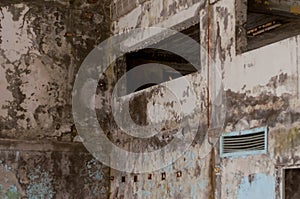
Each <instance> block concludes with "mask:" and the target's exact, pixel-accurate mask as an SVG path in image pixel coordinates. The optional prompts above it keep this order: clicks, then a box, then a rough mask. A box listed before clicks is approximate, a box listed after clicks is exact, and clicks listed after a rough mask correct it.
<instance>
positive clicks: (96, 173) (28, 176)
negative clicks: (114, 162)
mask: <svg viewBox="0 0 300 199" xmlns="http://www.w3.org/2000/svg"><path fill="white" fill-rule="evenodd" d="M1 144H2V145H3V144H4V143H3V142H1ZM11 144H15V143H11ZM30 144H31V145H30ZM28 145H29V149H28V150H24V149H23V148H17V149H15V150H4V149H3V150H1V152H0V173H1V177H0V187H1V190H0V196H1V198H8V199H11V198H21V197H22V198H23V197H26V198H32V199H34V198H74V197H76V198H107V197H108V193H109V168H108V167H103V166H102V165H101V164H100V163H98V162H97V161H96V160H95V159H93V157H92V156H91V155H90V154H89V153H87V151H86V150H85V149H84V148H83V147H82V146H81V145H80V144H73V145H71V146H70V145H69V146H68V145H67V144H66V145H65V146H63V144H61V145H60V146H59V145H57V144H55V143H54V144H53V145H52V146H53V147H54V148H56V147H57V148H60V149H61V150H52V151H46V150H43V146H44V144H39V143H36V142H31V143H27V146H28ZM33 146H34V147H33ZM57 148H56V149H57Z"/></svg>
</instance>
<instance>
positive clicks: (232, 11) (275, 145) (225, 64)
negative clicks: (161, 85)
mask: <svg viewBox="0 0 300 199" xmlns="http://www.w3.org/2000/svg"><path fill="white" fill-rule="evenodd" d="M201 3H202V2H201ZM235 3H236V2H235V1H234V0H229V1H217V2H215V3H214V4H212V5H208V4H207V2H205V3H204V2H203V5H204V6H203V7H201V9H199V10H197V13H194V12H189V13H193V14H190V15H188V16H185V17H186V18H182V19H181V20H179V21H177V22H178V23H175V24H173V23H172V19H175V18H176V17H175V16H176V15H178V16H179V15H180V13H184V11H183V10H182V11H179V12H178V13H176V14H174V15H171V16H169V17H168V18H167V19H164V22H166V24H164V22H157V21H155V20H153V21H152V20H151V19H153V18H155V17H153V16H152V18H151V19H149V20H148V21H146V22H143V23H142V24H144V25H140V24H138V23H135V22H136V21H134V20H131V22H132V23H130V24H129V23H127V22H126V21H130V20H128V19H133V17H134V15H133V14H130V13H129V14H127V15H125V16H123V17H121V18H120V19H118V20H116V21H115V22H114V24H115V31H116V32H122V31H123V30H126V29H131V28H134V27H147V26H163V27H174V26H175V27H174V28H178V27H179V28H178V29H180V27H181V28H183V27H184V26H185V25H184V24H185V23H181V22H183V21H187V20H192V19H194V16H197V17H198V18H199V22H200V37H201V39H200V41H201V46H202V47H204V48H203V49H202V51H201V53H200V55H201V64H202V66H205V67H204V68H203V71H201V73H200V74H197V75H199V76H201V77H204V78H206V75H207V72H209V70H208V67H209V68H212V67H214V66H215V65H218V66H220V67H221V68H222V71H221V74H222V78H223V82H224V90H225V92H226V109H227V111H226V113H227V117H226V121H225V124H224V129H223V132H231V131H240V130H244V129H249V128H254V127H259V126H265V125H267V126H268V131H269V138H268V153H267V154H265V155H255V156H246V157H237V158H230V157H229V158H220V157H219V156H218V153H219V152H218V147H216V150H215V153H212V154H210V155H211V156H210V157H212V160H213V163H212V164H209V162H210V160H209V158H207V157H206V158H204V159H201V160H199V159H198V158H199V154H201V152H203V151H201V149H200V148H199V146H198V145H193V146H192V147H191V149H190V151H189V154H198V155H196V156H186V155H184V156H183V159H184V161H182V160H181V159H180V160H178V161H176V162H175V163H173V164H172V166H170V167H168V168H166V170H167V171H166V175H167V178H166V180H165V181H163V180H161V179H159V178H160V175H161V173H162V172H164V170H163V169H162V170H160V171H156V172H153V173H152V174H153V175H154V176H159V177H158V180H157V179H155V181H154V182H152V180H147V175H144V174H143V175H142V174H141V175H138V179H140V178H142V180H141V182H138V183H136V184H135V183H134V182H132V183H130V184H128V185H127V183H121V182H120V180H119V181H118V182H115V181H114V182H112V191H113V192H114V190H115V191H116V193H118V195H119V196H124V197H126V196H134V197H137V198H144V197H146V198H153V197H154V198H155V197H165V198H174V197H175V198H176V197H177V198H184V197H194V198H211V197H212V196H214V197H215V198H222V199H223V198H245V195H246V196H248V197H250V198H251V197H254V196H255V195H251V194H250V195H247V194H248V193H249V192H247V189H251V186H252V185H251V182H252V180H254V181H253V182H254V184H257V183H258V184H259V183H262V182H268V183H269V186H268V187H269V189H268V190H267V192H268V193H270V192H272V193H274V195H273V196H271V197H272V198H275V197H276V198H279V197H281V194H282V192H280V187H281V186H282V175H280V174H279V171H280V169H281V168H282V167H283V166H284V165H285V166H297V165H298V163H297V161H298V159H297V157H298V156H297V154H298V150H297V149H298V142H297V141H296V140H297V137H298V136H297V135H298V134H299V133H298V132H299V130H298V129H299V110H298V109H299V108H298V107H299V74H298V70H299V50H298V49H299V42H298V40H299V36H295V37H292V38H288V39H285V40H283V41H280V42H277V43H274V44H271V45H268V46H265V47H262V48H259V49H256V50H253V51H249V52H246V53H243V54H238V55H237V52H236V45H237V44H236V42H240V41H238V40H236V24H237V23H236V13H238V10H236V9H239V8H240V7H235V6H236V4H235ZM153 5H154V4H153ZM195 5H196V4H195ZM142 6H143V5H141V6H140V7H142ZM137 9H139V8H137ZM137 9H136V10H134V11H133V12H137ZM150 9H151V7H150ZM152 9H153V8H152ZM189 9H192V8H187V9H186V10H189ZM139 13H141V11H139ZM194 14H195V15H194ZM155 16H161V15H160V13H159V12H157V13H156V15H155ZM167 21H168V22H169V23H167ZM237 25H238V24H237ZM208 49H209V50H208ZM238 53H240V52H238ZM207 57H210V58H211V59H207ZM210 77H211V79H210V80H208V81H213V78H214V77H213V76H210ZM170 83H172V82H170ZM202 94H204V95H205V93H204V92H203V93H201V94H200V95H202ZM199 99H201V100H204V99H205V98H199ZM200 131H201V130H200ZM198 139H199V138H198ZM202 139H203V138H202ZM282 150H285V151H286V152H285V153H284V152H283V151H282ZM290 153H292V154H290ZM213 154H215V156H214V155H213ZM185 161H187V162H194V165H193V166H192V167H189V166H188V164H186V163H185ZM203 162H205V163H203ZM178 164H180V168H179V167H177V166H176V165H178ZM169 168H170V169H169ZM182 168H188V171H189V172H187V173H185V172H183V175H182V177H181V178H180V179H179V178H177V177H175V176H174V173H176V172H177V171H179V170H182ZM197 168H200V170H201V174H203V173H205V175H203V176H202V175H201V176H198V177H197V178H196V179H197V180H196V181H197V182H194V181H193V180H192V178H194V176H193V171H196V170H197ZM211 171H213V172H211ZM115 175H116V176H119V178H121V176H122V175H124V176H125V175H126V174H122V173H119V174H118V172H116V174H115ZM168 176H170V177H169V178H168ZM119 178H118V179H119ZM129 179H132V176H131V178H129ZM245 179H246V180H248V181H245ZM179 181H180V182H181V185H180V187H177V183H178V182H179ZM191 182H194V183H191ZM249 183H250V184H249ZM162 185H165V189H164V190H165V191H162V192H160V191H155V190H156V189H157V187H160V186H162ZM194 186H197V189H196V192H191V190H194V189H193V187H194ZM201 186H204V187H205V189H206V190H210V191H209V192H206V193H203V191H201V188H200V187H201ZM253 186H254V185H253ZM245 187H247V188H245ZM275 190H276V191H275ZM248 191H249V190H248ZM173 193H176V194H177V195H176V196H174V195H172V194H173ZM257 193H259V192H257ZM257 193H253V194H257ZM158 194H159V196H158ZM246 198H247V197H246Z"/></svg>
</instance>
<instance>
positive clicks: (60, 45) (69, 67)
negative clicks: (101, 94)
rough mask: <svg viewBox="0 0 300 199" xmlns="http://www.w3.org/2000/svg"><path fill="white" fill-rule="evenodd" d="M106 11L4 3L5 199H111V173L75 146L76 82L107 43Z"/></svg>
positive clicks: (0, 5) (1, 137)
mask: <svg viewBox="0 0 300 199" xmlns="http://www.w3.org/2000/svg"><path fill="white" fill-rule="evenodd" d="M109 6H110V2H109V1H83V0H82V1H81V0H79V1H63V0H62V1H40V0H37V1H19V0H16V1H1V2H0V11H1V12H0V41H1V42H0V93H1V94H0V148H1V150H0V162H1V163H0V172H1V174H0V176H1V177H0V198H21V197H22V198H23V197H26V198H105V197H107V196H108V193H109V169H108V168H107V167H104V166H103V165H102V164H100V163H99V162H97V161H96V160H95V159H94V158H93V157H92V156H91V155H90V154H89V153H88V152H87V151H86V150H85V149H84V148H83V146H82V144H72V143H70V142H72V141H73V140H74V137H75V136H76V135H77V133H76V129H75V126H74V123H73V119H72V114H71V100H72V98H71V92H72V87H73V82H74V78H75V74H76V72H77V70H78V68H79V66H80V64H81V62H82V61H83V59H84V58H85V57H86V55H87V54H88V53H89V52H90V51H91V50H92V49H93V48H94V46H95V45H96V44H98V43H100V42H101V41H102V40H104V39H105V38H107V37H108V36H109V35H110V18H109ZM25 140H30V141H25ZM34 140H35V141H34ZM50 140H51V142H50ZM61 141H63V142H61Z"/></svg>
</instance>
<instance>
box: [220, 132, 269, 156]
mask: <svg viewBox="0 0 300 199" xmlns="http://www.w3.org/2000/svg"><path fill="white" fill-rule="evenodd" d="M220 142H221V143H220V149H221V153H220V154H221V157H227V156H236V155H251V154H253V155H254V154H260V153H266V152H267V128H266V127H262V128H256V129H251V130H245V131H240V132H232V133H228V134H223V135H222V136H221V139H220Z"/></svg>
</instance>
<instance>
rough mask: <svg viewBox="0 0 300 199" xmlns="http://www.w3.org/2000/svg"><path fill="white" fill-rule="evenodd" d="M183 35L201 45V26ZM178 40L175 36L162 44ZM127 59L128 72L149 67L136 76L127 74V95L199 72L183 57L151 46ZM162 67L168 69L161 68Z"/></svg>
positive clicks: (128, 56)
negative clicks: (141, 67)
mask: <svg viewBox="0 0 300 199" xmlns="http://www.w3.org/2000/svg"><path fill="white" fill-rule="evenodd" d="M182 33H183V34H186V35H188V36H189V37H191V38H192V39H194V40H196V41H197V42H198V43H199V41H200V35H199V34H200V32H199V24H196V25H194V26H191V27H190V28H188V29H185V30H183V31H182ZM177 38H178V36H177V37H176V35H173V36H171V37H169V38H167V39H165V40H163V41H161V42H162V43H163V44H168V43H169V42H172V41H174V40H176V39H177ZM178 39H179V38H178ZM177 42H178V40H177ZM179 42H181V41H179ZM182 43H184V41H182ZM158 45H159V44H158ZM187 50H189V49H187ZM194 53H195V56H199V53H200V52H194ZM125 59H126V71H127V72H128V71H130V70H131V69H134V68H135V67H138V66H141V65H144V64H147V67H145V68H143V70H138V72H135V73H133V74H134V76H131V75H130V73H127V74H128V75H127V74H126V78H127V94H129V93H132V92H136V91H140V90H143V89H146V88H149V87H151V86H154V85H158V84H160V83H163V82H167V81H170V80H173V79H177V78H179V77H181V76H185V75H188V74H191V73H194V72H196V71H197V69H196V68H195V67H194V66H193V65H192V64H191V63H189V62H188V61H187V60H185V59H184V58H182V57H181V56H179V55H176V54H174V53H172V52H168V51H165V50H160V49H156V48H151V46H150V47H149V48H144V49H141V50H138V51H135V52H130V53H127V54H126V55H125ZM160 65H164V66H167V67H160ZM168 67H169V68H168ZM139 82H143V84H139ZM144 82H146V83H144ZM136 85H138V86H136Z"/></svg>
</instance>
